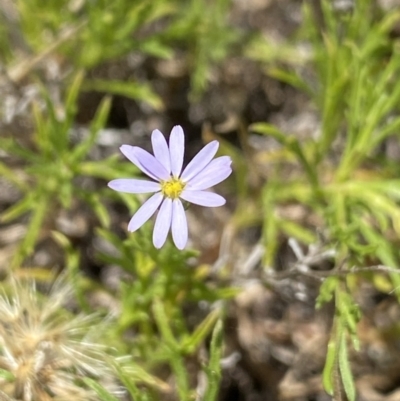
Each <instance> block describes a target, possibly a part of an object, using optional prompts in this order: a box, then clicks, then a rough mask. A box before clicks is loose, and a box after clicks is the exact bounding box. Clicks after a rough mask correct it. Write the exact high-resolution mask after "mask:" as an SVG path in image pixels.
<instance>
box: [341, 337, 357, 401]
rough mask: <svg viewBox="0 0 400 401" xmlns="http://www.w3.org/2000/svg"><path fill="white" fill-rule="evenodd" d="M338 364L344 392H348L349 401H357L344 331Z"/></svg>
mask: <svg viewBox="0 0 400 401" xmlns="http://www.w3.org/2000/svg"><path fill="white" fill-rule="evenodd" d="M338 362H339V369H340V374H341V377H342V382H343V387H344V391H345V392H346V395H347V398H348V399H349V401H355V399H356V388H355V385H354V379H353V374H352V372H351V367H350V362H349V356H348V353H347V342H346V333H345V332H344V331H342V333H341V336H340V338H339V351H338Z"/></svg>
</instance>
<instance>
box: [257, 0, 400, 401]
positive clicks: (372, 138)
mask: <svg viewBox="0 0 400 401" xmlns="http://www.w3.org/2000/svg"><path fill="white" fill-rule="evenodd" d="M320 6H321V8H320V9H317V10H316V9H315V4H314V6H313V5H311V3H308V2H306V3H305V4H304V9H303V11H304V13H303V14H304V18H305V21H304V24H303V26H302V32H301V40H307V41H308V42H309V43H311V45H312V49H311V56H310V57H309V58H303V60H302V61H303V64H302V65H301V63H299V59H297V60H296V61H295V62H293V63H291V60H292V59H293V60H294V58H292V57H291V54H292V53H290V52H288V51H286V52H284V58H283V59H282V60H279V53H277V54H276V59H274V60H272V59H271V58H268V57H266V56H265V57H264V56H263V49H262V48H261V51H260V53H259V54H258V55H256V54H255V53H253V57H255V58H257V59H258V60H260V61H262V62H265V60H267V63H266V70H267V72H268V73H269V74H270V75H271V76H273V77H275V78H278V79H280V80H282V81H283V82H285V83H287V84H289V85H292V86H296V87H298V88H299V89H303V90H305V92H306V93H308V94H309V95H310V97H311V99H312V101H313V103H314V105H315V107H316V108H317V109H318V111H319V116H320V119H321V122H320V131H319V132H318V135H315V137H313V138H309V139H307V140H302V141H300V140H299V139H298V138H296V136H294V135H290V134H289V133H284V132H281V131H280V130H279V129H278V128H276V127H274V126H272V125H270V124H267V123H257V124H253V125H252V126H251V127H250V129H251V130H252V131H254V132H257V133H261V134H265V135H269V136H272V137H274V138H275V139H276V140H277V141H278V142H279V143H280V144H281V145H282V147H283V148H284V149H285V153H282V156H281V159H280V161H279V162H277V163H276V164H275V165H274V166H273V174H272V175H271V177H270V179H269V181H268V184H267V185H266V186H265V187H264V190H263V207H264V209H263V210H264V226H263V227H264V228H263V230H264V231H263V234H264V241H265V244H266V249H267V253H266V256H265V264H266V266H273V264H274V260H275V255H276V252H277V249H278V245H279V243H278V241H279V234H280V233H284V234H285V235H287V236H289V237H295V238H297V239H298V240H300V241H302V242H303V243H306V244H307V243H308V244H310V243H315V242H316V238H315V235H314V233H313V232H312V230H310V229H307V228H305V227H303V225H302V224H299V223H295V222H293V221H290V220H288V219H287V218H284V217H282V216H280V215H279V213H277V208H278V206H279V205H282V204H288V203H298V204H301V205H304V207H305V208H306V209H307V210H308V211H309V212H308V213H313V214H315V215H317V216H319V217H320V219H321V229H322V230H323V232H324V234H325V235H326V237H327V242H328V243H329V246H332V247H334V248H335V250H336V255H335V257H334V264H335V266H336V267H335V269H340V270H348V271H349V272H350V271H351V268H352V267H354V266H365V265H368V263H370V262H371V260H372V261H373V263H375V264H379V263H380V264H384V265H387V266H390V267H393V268H398V267H399V262H400V252H399V248H398V243H397V242H396V241H395V240H393V235H392V233H393V234H394V235H395V237H398V236H399V235H400V225H399V221H400V220H399V218H400V205H399V201H400V180H399V179H398V178H397V177H398V176H399V168H398V166H397V165H396V163H395V162H392V161H391V160H390V159H389V158H388V157H387V156H386V155H385V154H384V153H383V152H382V149H383V148H384V145H385V143H386V140H387V139H388V138H389V137H390V136H394V135H398V132H399V128H400V108H399V104H400V85H399V84H398V80H397V77H398V75H399V73H400V47H399V43H398V40H397V39H393V38H392V37H391V31H392V29H393V27H394V25H395V24H396V23H398V21H399V20H400V12H399V11H394V12H392V13H387V14H385V15H377V13H376V9H375V8H374V6H373V4H372V2H371V1H364V0H362V1H361V0H360V1H356V2H355V4H354V7H353V8H352V10H350V11H341V10H338V9H335V5H334V3H333V2H329V1H325V0H324V1H322V2H321V3H320ZM320 13H321V14H320ZM320 15H322V17H323V18H322V20H321V19H320ZM268 48H270V46H266V47H265V48H264V50H265V49H268ZM285 49H286V50H288V49H291V50H292V51H293V52H295V49H296V45H295V44H293V45H291V46H287V47H285ZM293 54H294V53H293ZM299 64H300V65H299ZM306 68H311V69H312V73H313V74H314V75H312V74H311V76H312V77H313V79H310V74H309V73H308V74H307V76H308V78H307V79H305V78H304V76H306V74H302V72H303V71H304V70H305V69H306ZM288 163H289V164H292V165H294V164H296V165H300V166H301V168H302V169H301V170H298V169H294V170H293V173H292V176H291V177H288V179H285V180H282V177H281V176H280V171H281V167H282V166H283V165H285V164H286V165H287V164H288ZM332 274H333V275H334V274H335V271H333V272H332ZM389 275H390V278H391V280H392V287H391V288H389V290H393V291H395V292H396V293H397V294H398V289H399V288H400V287H399V285H400V276H399V275H398V274H396V273H393V272H392V273H389ZM348 277H349V276H344V277H343V276H341V277H340V278H339V277H331V278H328V279H327V280H326V281H325V282H324V284H323V285H322V287H321V293H320V298H319V305H321V304H322V303H324V302H327V301H329V300H332V299H333V300H334V302H335V305H336V316H335V320H334V325H333V329H332V339H331V342H330V344H329V347H328V357H327V362H326V366H325V370H324V386H325V389H326V390H327V392H328V393H329V394H331V395H334V397H339V393H340V392H341V388H342V387H341V386H342V385H343V389H344V391H345V393H346V396H347V397H348V399H349V400H351V401H354V400H355V398H356V391H355V385H354V381H353V379H352V375H351V370H350V364H349V361H348V356H347V346H348V345H347V338H348V336H350V338H352V339H353V344H357V334H356V324H357V322H358V320H359V318H360V313H359V311H358V310H357V306H356V305H355V303H354V301H353V299H352V296H351V293H352V290H351V285H350V282H349V278H348ZM356 310H357V311H356ZM338 373H340V377H341V378H342V385H338V383H337V382H335V380H334V378H335V377H337V374H338ZM335 375H336V376H335Z"/></svg>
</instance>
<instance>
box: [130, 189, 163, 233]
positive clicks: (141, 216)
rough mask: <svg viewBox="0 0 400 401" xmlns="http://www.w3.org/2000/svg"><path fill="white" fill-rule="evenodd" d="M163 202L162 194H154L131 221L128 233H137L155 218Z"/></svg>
mask: <svg viewBox="0 0 400 401" xmlns="http://www.w3.org/2000/svg"><path fill="white" fill-rule="evenodd" d="M162 200H163V195H162V194H161V192H158V193H156V194H154V195H153V196H152V197H151V198H149V199H147V201H146V202H145V203H143V205H142V206H141V207H140V208H139V210H138V211H137V212H136V213H135V214H134V215H133V217H132V218H131V221H130V222H129V224H128V231H131V232H133V231H136V230H137V229H138V228H139V227H141V226H142V225H143V224H144V223H146V221H147V220H148V219H149V218H150V217H151V216H153V214H154V213H155V211H156V210H157V208H158V207H159V206H160V204H161V202H162Z"/></svg>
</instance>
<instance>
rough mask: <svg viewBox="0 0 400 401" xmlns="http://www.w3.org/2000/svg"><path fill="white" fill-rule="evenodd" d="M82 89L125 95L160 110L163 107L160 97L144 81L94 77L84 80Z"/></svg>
mask: <svg viewBox="0 0 400 401" xmlns="http://www.w3.org/2000/svg"><path fill="white" fill-rule="evenodd" d="M83 89H84V90H87V91H92V90H93V91H98V92H104V93H110V94H113V95H121V96H126V97H128V98H131V99H134V100H138V101H141V102H144V103H147V104H148V105H150V106H151V107H153V108H154V109H155V110H162V109H163V108H164V105H163V103H162V100H161V98H160V97H159V96H158V95H157V94H156V93H155V92H154V91H153V89H152V88H151V87H150V86H149V85H148V84H144V83H138V82H132V81H130V82H123V81H108V80H102V79H96V80H90V81H87V82H85V84H84V86H83Z"/></svg>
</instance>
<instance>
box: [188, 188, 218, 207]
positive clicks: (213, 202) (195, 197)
mask: <svg viewBox="0 0 400 401" xmlns="http://www.w3.org/2000/svg"><path fill="white" fill-rule="evenodd" d="M180 197H181V198H182V199H183V200H185V201H188V202H190V203H194V204H196V205H200V206H206V207H218V206H222V205H225V203H226V200H225V199H224V198H223V197H222V196H221V195H218V194H215V193H214V192H207V191H191V190H189V189H185V190H184V191H183V192H182V193H181V196H180Z"/></svg>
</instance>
